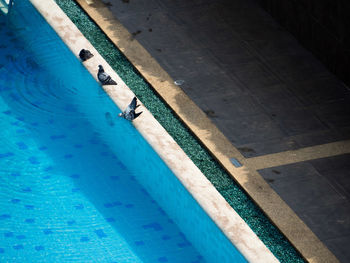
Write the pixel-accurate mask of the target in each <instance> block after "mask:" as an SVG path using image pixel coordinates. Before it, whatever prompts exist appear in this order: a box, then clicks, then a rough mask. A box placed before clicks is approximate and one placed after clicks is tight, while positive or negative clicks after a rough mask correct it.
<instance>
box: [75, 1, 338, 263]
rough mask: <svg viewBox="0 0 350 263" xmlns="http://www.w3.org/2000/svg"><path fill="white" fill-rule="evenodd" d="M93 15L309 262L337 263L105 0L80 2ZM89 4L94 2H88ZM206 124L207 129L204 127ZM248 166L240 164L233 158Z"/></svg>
mask: <svg viewBox="0 0 350 263" xmlns="http://www.w3.org/2000/svg"><path fill="white" fill-rule="evenodd" d="M76 2H78V4H79V5H80V6H81V7H82V8H83V9H84V10H85V12H86V13H87V14H88V15H89V16H90V18H91V19H92V20H93V21H95V23H96V24H98V25H99V27H100V28H101V30H102V31H103V32H104V33H105V34H106V35H107V36H108V37H109V38H110V40H111V41H112V42H113V43H114V44H115V45H116V46H117V47H118V48H119V49H120V50H121V51H122V52H123V54H124V55H125V56H126V57H127V59H128V60H129V61H130V62H131V63H132V64H133V65H134V67H135V68H136V69H137V70H138V71H139V72H140V74H141V75H142V76H143V77H144V78H145V79H146V81H148V82H149V83H150V84H151V85H152V87H153V88H154V89H155V90H156V92H157V93H158V95H159V96H160V97H161V98H162V99H163V100H164V101H165V102H166V103H167V104H168V105H169V107H170V108H171V109H172V110H173V111H174V112H175V113H176V115H177V116H178V117H179V118H180V119H181V120H182V121H183V122H184V123H185V125H186V126H187V127H188V128H189V129H190V130H191V131H192V132H193V134H195V136H196V137H197V138H198V139H199V140H200V141H201V143H202V144H203V145H204V146H205V147H206V148H207V150H208V151H209V152H210V153H211V154H212V155H213V156H214V157H215V158H216V160H217V161H218V162H219V163H220V164H221V165H222V166H223V167H224V168H225V169H226V171H227V172H228V173H229V174H230V175H231V176H232V177H233V178H234V179H235V181H236V182H238V184H239V185H240V186H241V187H242V188H243V189H244V190H245V191H246V192H247V193H248V194H249V195H250V196H251V198H252V199H253V200H254V202H255V203H256V204H257V205H258V206H259V207H260V208H261V209H262V211H264V213H265V214H266V215H267V216H268V217H269V218H270V220H271V221H272V222H273V223H274V224H275V225H276V226H277V227H278V229H279V230H280V231H281V232H282V233H283V234H284V235H285V236H286V238H287V239H288V240H289V241H290V242H291V244H292V245H293V246H294V247H295V248H296V249H297V250H298V251H299V252H300V253H301V255H302V256H303V257H304V258H305V259H306V260H307V261H308V262H337V259H336V258H335V256H334V255H333V254H332V253H331V252H330V251H329V249H328V248H327V247H326V246H325V245H324V244H323V243H322V242H321V241H320V240H319V239H318V238H317V237H316V235H315V234H314V233H313V232H312V231H311V230H310V229H309V228H308V227H307V226H306V225H305V223H304V222H303V221H302V220H301V219H300V218H299V217H298V216H297V215H296V214H295V213H294V211H293V210H292V209H290V207H289V206H288V205H287V204H286V203H285V202H284V201H283V200H282V199H281V198H280V197H279V196H278V195H277V194H276V192H275V191H273V189H272V188H271V187H270V186H269V185H268V184H267V183H266V182H265V180H264V179H263V178H262V177H261V176H260V174H259V173H258V172H257V171H256V170H255V169H254V168H253V167H249V166H248V165H247V162H246V161H245V158H244V157H243V156H242V155H241V153H240V152H239V151H238V150H237V148H235V147H234V146H233V145H232V144H231V142H230V141H229V140H228V139H227V138H226V137H225V136H224V135H223V134H222V133H221V132H220V131H219V130H218V128H217V127H216V126H215V125H214V124H213V123H212V122H211V121H210V120H209V119H208V117H207V116H206V115H205V114H204V113H203V112H202V111H201V110H200V109H199V107H198V106H197V105H196V104H195V103H194V102H193V101H191V100H190V98H189V97H188V96H187V95H186V94H185V93H184V92H183V91H182V90H181V89H180V88H179V87H177V86H175V85H174V84H173V79H172V78H171V77H170V76H169V75H168V74H167V73H166V72H165V70H163V69H162V67H161V66H160V65H159V64H158V63H157V62H156V60H155V59H154V58H153V57H152V56H151V55H150V54H149V53H148V52H147V51H146V50H145V49H144V48H143V47H142V45H141V44H139V43H138V41H137V40H135V39H134V38H133V37H132V35H131V34H130V33H129V32H128V31H127V29H126V28H124V26H123V25H122V24H121V23H120V22H119V21H118V20H117V19H116V18H115V17H114V16H113V15H112V13H111V12H110V11H109V10H108V8H107V7H106V6H105V5H104V4H103V3H101V1H99V0H89V1H86V0H76ZM87 2H89V3H87ZM203 127H205V128H203ZM232 157H234V158H236V159H237V160H239V161H240V162H241V163H243V165H244V166H243V167H240V168H236V167H235V166H234V165H233V164H232V163H231V162H230V158H232Z"/></svg>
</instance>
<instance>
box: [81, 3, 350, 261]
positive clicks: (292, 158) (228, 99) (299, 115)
mask: <svg viewBox="0 0 350 263" xmlns="http://www.w3.org/2000/svg"><path fill="white" fill-rule="evenodd" d="M77 2H78V3H79V4H80V5H81V6H82V7H83V8H84V9H85V11H86V12H87V13H88V14H89V15H90V17H91V18H92V19H93V20H94V21H95V22H96V23H97V24H98V25H99V26H100V27H101V29H102V30H103V31H104V32H105V33H106V34H107V35H108V36H109V38H110V39H111V40H112V41H113V42H114V43H115V45H116V46H117V47H118V48H119V49H120V50H121V51H122V52H123V53H124V54H125V55H126V57H127V58H128V59H129V60H130V61H131V62H132V63H133V64H134V66H135V67H136V68H137V69H138V70H139V72H140V73H141V74H142V75H143V76H144V77H145V79H146V80H147V81H148V82H149V83H150V84H151V85H152V86H153V87H154V89H155V90H156V91H157V92H158V94H159V95H160V96H161V97H162V98H163V99H164V100H165V101H166V102H167V103H168V105H169V106H170V107H171V108H172V109H173V110H174V111H175V112H176V114H177V115H178V116H179V117H180V118H181V119H182V120H183V122H184V123H185V124H186V125H187V126H188V127H189V128H190V129H191V130H192V131H193V133H194V134H195V135H196V136H197V137H198V138H199V139H200V140H201V141H202V142H203V144H204V145H205V146H206V147H207V149H208V150H209V151H210V152H211V153H212V154H213V155H214V156H215V157H216V159H217V160H218V161H219V162H220V163H221V164H222V165H223V167H225V169H226V170H227V171H228V172H229V173H230V174H231V175H232V176H233V177H234V179H235V180H236V181H237V182H238V183H239V184H240V185H241V186H242V187H243V188H244V189H245V190H246V191H247V192H248V193H249V195H250V196H251V197H252V198H253V199H254V200H255V202H256V203H257V204H258V205H259V206H260V207H261V209H262V210H263V211H264V212H265V213H266V214H267V215H268V216H269V218H270V219H271V220H272V221H273V222H274V224H275V225H276V226H277V227H278V228H279V229H280V230H281V231H282V233H283V234H284V235H285V236H286V237H287V238H288V239H289V240H290V242H291V243H292V244H293V245H294V246H295V247H296V248H297V250H298V251H299V252H300V253H301V254H302V255H303V257H304V258H305V259H306V260H307V261H309V262H337V259H336V258H335V256H334V254H335V255H336V257H337V258H338V259H339V261H341V262H348V261H349V259H350V254H349V253H350V252H349V251H348V250H347V247H348V243H349V242H350V217H349V215H350V194H349V193H350V187H349V185H350V180H349V178H350V176H349V175H350V174H349V173H350V172H349V171H350V169H349V168H350V154H349V153H350V132H349V131H350V114H349V105H350V90H349V88H348V87H346V86H345V85H344V84H343V83H342V82H341V81H339V80H338V79H337V78H336V77H334V75H332V74H331V73H329V72H328V71H327V69H326V68H325V67H324V66H323V65H322V64H321V63H320V62H319V61H317V60H316V59H315V58H314V57H313V56H312V55H311V54H310V53H309V52H308V51H306V50H305V49H303V47H301V46H300V45H299V44H298V42H297V41H296V40H295V39H294V38H293V36H291V35H290V34H289V33H288V32H286V31H285V30H284V29H283V28H281V27H280V26H279V25H278V24H277V23H276V22H275V21H274V20H273V19H272V18H271V17H270V16H269V15H268V14H267V13H266V12H264V11H263V10H262V9H261V8H260V7H259V6H258V5H256V4H255V3H254V2H252V1H239V0H234V1H224V0H223V1H215V2H213V1H209V0H202V1H185V0H183V1H160V0H149V1H147V3H146V2H145V1H133V0H130V1H104V2H105V3H106V4H103V3H102V2H101V1H99V0H77ZM176 79H183V80H185V83H184V84H183V85H182V86H181V87H178V86H175V85H174V84H173V81H174V80H176ZM232 157H234V158H236V159H237V160H238V161H239V162H240V163H241V164H243V166H242V167H240V168H237V167H235V166H234V165H233V164H232V163H231V162H230V158H232Z"/></svg>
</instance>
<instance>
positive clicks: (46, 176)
mask: <svg viewBox="0 0 350 263" xmlns="http://www.w3.org/2000/svg"><path fill="white" fill-rule="evenodd" d="M50 178H51V176H50V175H45V176H44V177H43V179H50Z"/></svg>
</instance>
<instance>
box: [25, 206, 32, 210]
mask: <svg viewBox="0 0 350 263" xmlns="http://www.w3.org/2000/svg"><path fill="white" fill-rule="evenodd" d="M24 207H25V208H26V209H27V210H34V206H33V205H25V206H24Z"/></svg>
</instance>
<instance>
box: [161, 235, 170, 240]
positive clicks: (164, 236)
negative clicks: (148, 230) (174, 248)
mask: <svg viewBox="0 0 350 263" xmlns="http://www.w3.org/2000/svg"><path fill="white" fill-rule="evenodd" d="M162 239H163V240H169V239H171V237H170V236H168V235H163V236H162Z"/></svg>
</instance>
